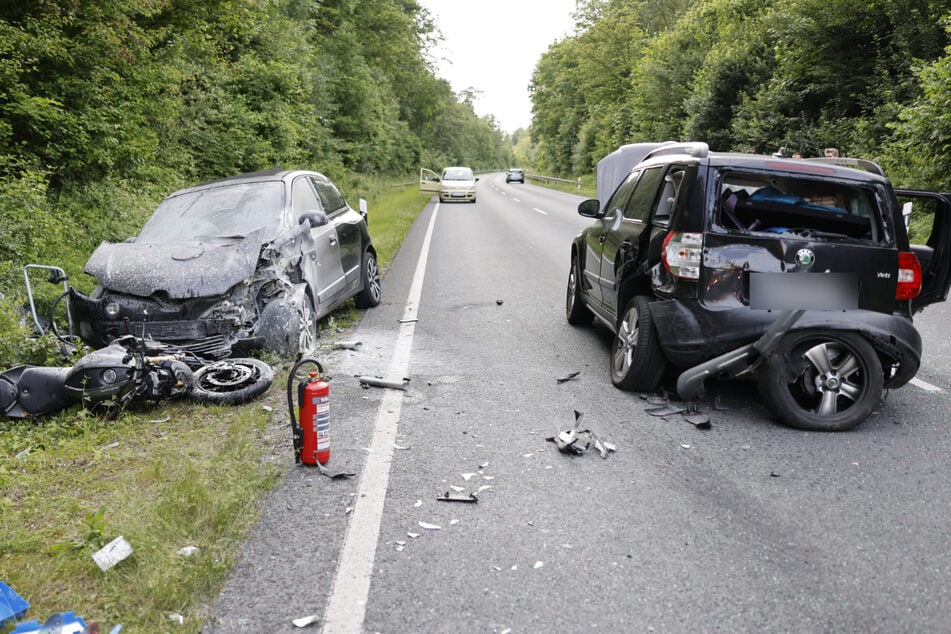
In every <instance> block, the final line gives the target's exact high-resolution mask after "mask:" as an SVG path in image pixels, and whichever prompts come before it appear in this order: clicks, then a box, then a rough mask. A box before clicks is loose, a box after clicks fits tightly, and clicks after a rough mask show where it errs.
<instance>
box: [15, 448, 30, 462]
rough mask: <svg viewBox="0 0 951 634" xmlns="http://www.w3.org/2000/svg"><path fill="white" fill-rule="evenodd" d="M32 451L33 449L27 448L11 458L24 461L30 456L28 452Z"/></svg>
mask: <svg viewBox="0 0 951 634" xmlns="http://www.w3.org/2000/svg"><path fill="white" fill-rule="evenodd" d="M31 451H33V447H27V448H26V449H24V450H23V451H21V452H20V453H18V454H17V455H15V456H13V457H14V458H15V459H16V460H26V458H27V456H29V455H30V452H31Z"/></svg>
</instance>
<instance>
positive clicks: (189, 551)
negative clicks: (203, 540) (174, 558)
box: [178, 546, 198, 557]
mask: <svg viewBox="0 0 951 634" xmlns="http://www.w3.org/2000/svg"><path fill="white" fill-rule="evenodd" d="M197 552H198V546H184V547H182V548H179V549H178V554H179V555H181V556H182V557H191V556H192V555H194V554H195V553H197Z"/></svg>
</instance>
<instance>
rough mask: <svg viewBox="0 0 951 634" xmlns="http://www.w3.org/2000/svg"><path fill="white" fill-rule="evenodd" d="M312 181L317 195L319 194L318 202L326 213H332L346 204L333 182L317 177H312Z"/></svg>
mask: <svg viewBox="0 0 951 634" xmlns="http://www.w3.org/2000/svg"><path fill="white" fill-rule="evenodd" d="M313 183H314V187H316V188H317V195H318V196H320V202H321V203H322V204H323V206H324V209H325V210H326V211H327V213H328V214H333V213H334V212H337V211H340V210H341V209H343V208H344V207H346V206H347V201H345V200H344V199H343V196H342V195H341V194H340V192H339V191H337V188H336V187H334V186H333V183H331V182H330V181H325V180H321V179H319V178H315V179H313Z"/></svg>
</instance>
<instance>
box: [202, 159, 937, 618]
mask: <svg viewBox="0 0 951 634" xmlns="http://www.w3.org/2000/svg"><path fill="white" fill-rule="evenodd" d="M478 196H479V198H478V202H477V203H476V204H440V205H436V204H432V205H430V206H429V207H427V209H426V211H425V212H424V213H423V214H422V216H421V217H420V219H419V221H418V222H417V224H416V225H415V226H414V228H413V231H412V232H411V234H410V236H409V238H408V240H407V242H406V244H405V245H404V246H403V247H402V249H401V250H400V252H399V254H398V255H397V257H396V258H395V260H394V262H393V265H392V267H391V269H390V270H389V271H388V272H387V274H386V276H385V278H384V283H383V288H384V303H383V304H382V305H381V306H379V307H377V308H376V309H373V310H370V311H368V312H367V313H366V314H365V315H364V317H363V319H362V321H361V323H360V325H359V327H358V328H357V330H356V332H355V333H352V334H351V335H348V338H351V339H355V340H359V341H361V342H362V344H363V345H362V348H361V349H360V350H359V351H341V352H337V353H335V354H334V356H332V357H329V358H328V359H327V365H328V366H329V367H330V369H331V374H332V381H331V389H332V397H331V398H332V403H333V405H332V408H333V409H332V423H331V430H332V431H331V434H332V459H331V463H330V466H332V467H334V468H338V469H350V470H352V471H354V472H356V473H357V474H358V477H356V478H353V479H341V480H331V479H328V478H326V477H322V476H320V475H319V474H317V473H316V472H315V471H314V470H313V469H311V468H305V467H298V466H294V465H293V464H292V460H291V455H290V453H288V468H287V475H286V477H285V479H284V480H283V482H282V484H281V486H280V487H279V488H278V489H277V490H276V491H275V493H274V494H273V496H272V497H271V498H270V499H269V500H268V502H267V506H266V508H265V510H264V514H263V517H262V520H261V522H260V524H259V525H258V527H257V529H256V530H255V534H254V536H253V538H252V539H251V540H250V541H249V542H248V543H247V544H246V546H245V548H244V551H243V555H242V562H241V564H240V565H239V566H238V567H237V568H236V570H235V572H234V575H233V577H232V579H231V580H230V581H229V583H228V585H227V587H226V588H225V590H224V591H223V592H222V594H221V596H220V597H219V599H218V601H217V603H216V604H215V606H214V608H213V613H212V616H211V618H210V619H209V622H208V625H207V627H206V628H205V631H207V632H229V633H230V632H292V631H299V630H298V629H297V628H296V627H295V626H294V625H293V624H292V621H293V620H294V619H298V618H302V617H307V616H313V617H314V620H316V621H317V622H316V623H315V624H313V625H310V626H309V627H311V628H314V629H318V628H322V629H323V631H324V632H338V631H343V632H347V631H349V632H361V631H367V632H449V631H455V632H506V631H510V632H541V631H559V632H582V631H584V632H588V631H608V632H638V631H648V632H708V631H709V632H716V631H729V632H762V631H769V632H830V631H835V632H896V631H902V632H911V631H915V632H937V631H948V630H949V629H951V536H949V535H951V533H949V531H948V525H949V520H951V491H949V486H948V485H947V484H946V483H945V482H944V476H945V475H946V474H947V471H948V467H947V465H948V456H949V455H951V446H949V445H951V442H949V434H948V429H947V426H948V421H947V420H946V419H947V414H946V412H947V407H948V393H949V392H948V391H949V390H951V366H949V363H948V361H947V359H948V358H949V357H948V354H946V353H947V352H949V350H948V347H949V345H951V344H949V343H948V337H947V334H946V333H947V326H946V324H947V323H948V316H949V310H948V307H947V306H945V305H940V306H936V307H932V308H930V309H928V310H927V311H926V312H925V313H924V315H923V316H921V318H920V319H919V323H920V328H921V330H922V333H923V336H924V338H925V342H926V343H925V345H926V352H925V361H924V367H923V368H922V371H921V373H920V374H919V378H920V379H921V380H922V382H920V383H917V384H916V385H908V386H906V387H904V388H902V389H900V390H896V391H893V392H891V393H889V394H888V395H887V398H885V399H884V400H883V402H882V404H881V405H880V407H879V408H878V409H877V410H876V411H875V413H874V414H873V415H872V416H871V417H870V418H869V419H868V420H867V421H866V422H865V423H863V424H862V425H861V426H860V427H859V428H857V429H856V430H854V431H852V432H848V433H839V434H823V433H808V432H802V431H797V430H792V429H787V428H785V427H782V426H780V425H779V424H778V423H776V422H775V421H773V420H771V418H770V415H769V414H768V412H767V411H766V409H765V408H764V407H763V406H762V405H761V404H760V403H759V401H758V399H757V396H756V391H755V389H754V387H753V386H751V385H748V384H736V383H734V384H723V385H715V386H713V387H712V388H711V389H709V395H710V396H711V399H710V400H707V401H704V402H703V403H702V404H701V407H702V410H703V411H704V412H705V413H707V414H709V416H710V417H711V419H712V428H711V429H709V430H701V429H697V428H695V427H694V426H693V425H691V424H690V423H689V422H687V421H685V420H684V419H683V418H682V417H681V416H679V415H676V416H671V417H667V418H662V417H657V416H652V415H650V414H648V413H646V411H645V410H646V409H648V408H649V407H650V404H648V402H647V401H645V400H644V399H642V398H641V397H639V396H638V395H635V394H629V393H623V392H620V391H618V390H616V389H614V388H613V387H612V386H611V384H610V380H609V377H608V350H609V347H610V335H609V333H608V332H607V330H606V329H604V328H601V327H594V326H592V327H588V328H575V327H571V326H569V325H568V324H567V323H566V322H565V318H564V306H563V305H564V291H565V281H566V278H567V271H568V252H569V250H568V249H569V242H570V240H571V238H572V237H573V236H574V235H575V234H576V233H577V232H578V231H579V230H580V229H581V228H582V227H583V226H585V224H586V223H587V222H589V221H588V220H586V219H583V218H580V217H579V216H578V215H577V213H576V211H575V208H576V206H577V203H578V201H579V200H580V198H579V197H577V196H571V195H568V194H561V193H557V192H552V191H550V190H546V189H543V188H539V187H536V186H533V185H530V184H527V185H520V184H508V185H507V184H506V183H505V179H504V176H503V175H500V174H496V175H489V176H484V177H482V179H481V181H480V182H479V185H478ZM371 231H372V210H371ZM401 320H402V321H403V322H405V323H400V321H401ZM572 372H579V374H578V376H577V377H576V378H574V379H572V380H570V381H566V382H563V383H559V382H558V381H557V379H559V378H562V377H566V376H567V375H568V374H569V373H572ZM355 375H373V376H380V377H384V378H387V379H399V378H402V377H407V378H409V379H410V381H409V384H408V389H407V390H406V392H405V393H404V392H401V391H398V390H383V389H380V388H371V389H369V390H364V389H361V388H360V387H359V384H358V382H357V381H356V379H355V378H354V376H355ZM713 397H716V400H715V401H714V400H713ZM575 410H577V411H580V412H582V413H583V414H584V418H583V426H584V427H587V428H590V429H591V430H592V431H594V432H595V433H596V434H597V435H598V436H599V437H600V438H601V439H603V440H605V441H608V442H610V443H613V444H614V445H616V447H617V451H616V452H615V453H611V454H610V455H609V456H608V457H607V458H604V459H602V458H601V457H600V455H598V454H597V453H594V452H589V453H587V454H586V455H583V456H579V457H567V456H564V455H562V454H560V453H558V451H557V450H556V448H555V446H554V445H553V444H552V443H550V442H547V441H546V437H549V436H552V435H554V434H556V433H558V432H559V431H561V430H563V429H567V428H569V427H571V426H572V425H573V424H574V413H573V412H574V411H575ZM452 487H456V489H454V488H452ZM447 492H449V493H457V492H458V493H460V494H463V495H465V494H468V493H471V492H476V493H477V494H478V503H463V502H451V501H443V500H438V499H437V498H438V497H440V496H443V495H444V494H446V493H447ZM421 523H422V524H421ZM435 526H438V527H439V528H438V529H437V528H431V527H435Z"/></svg>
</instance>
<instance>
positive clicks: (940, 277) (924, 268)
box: [895, 189, 951, 312]
mask: <svg viewBox="0 0 951 634" xmlns="http://www.w3.org/2000/svg"><path fill="white" fill-rule="evenodd" d="M895 194H896V196H897V197H898V202H899V205H901V208H902V213H903V215H904V217H905V223H906V227H908V241H909V242H910V243H911V250H912V251H913V252H914V253H915V255H917V256H918V261H919V262H920V263H921V273H922V287H921V293H920V294H919V295H918V297H916V298H915V299H913V300H911V305H912V310H913V311H914V312H918V311H920V310H922V309H923V308H924V307H925V306H928V305H930V304H934V303H937V302H943V301H944V300H946V299H947V298H948V288H949V286H951V193H948V192H944V193H939V192H926V191H917V190H910V189H898V190H895Z"/></svg>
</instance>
